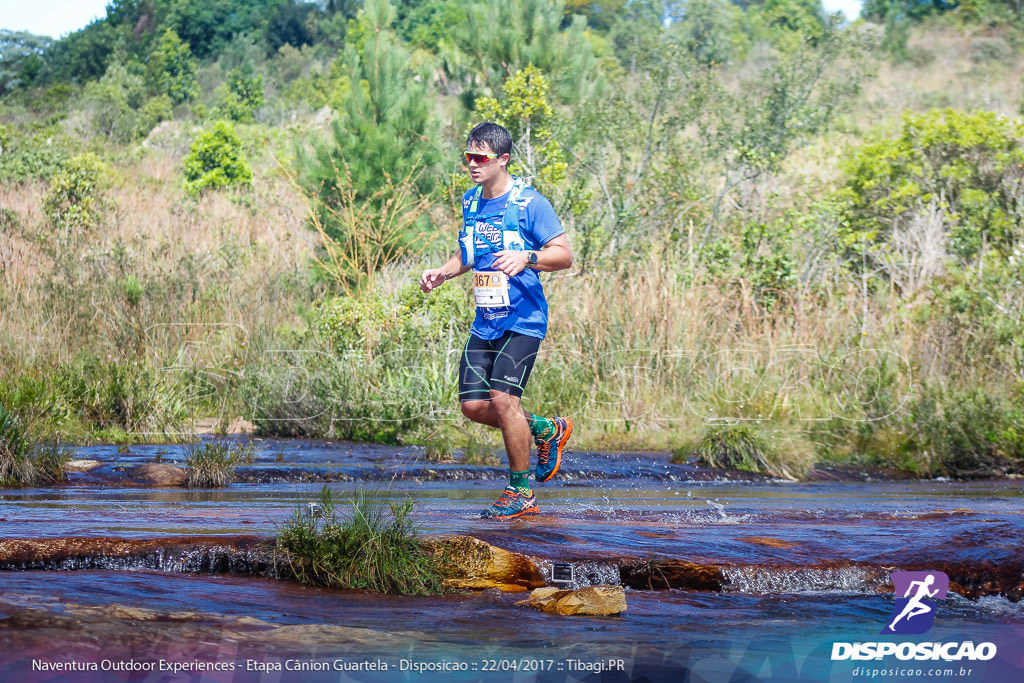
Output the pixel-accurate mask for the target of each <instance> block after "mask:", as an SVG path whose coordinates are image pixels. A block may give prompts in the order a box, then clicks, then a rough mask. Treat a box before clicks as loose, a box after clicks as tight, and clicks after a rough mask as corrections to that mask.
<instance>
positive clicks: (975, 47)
mask: <svg viewBox="0 0 1024 683" xmlns="http://www.w3.org/2000/svg"><path fill="white" fill-rule="evenodd" d="M969 49H970V53H971V61H972V62H975V63H979V64H980V63H984V62H1005V61H1007V60H1008V59H1010V58H1012V56H1013V48H1012V47H1010V44H1009V43H1007V42H1006V41H1005V40H1004V39H1003V38H1000V37H999V36H991V37H989V36H979V37H977V38H972V39H971V43H970V48H969Z"/></svg>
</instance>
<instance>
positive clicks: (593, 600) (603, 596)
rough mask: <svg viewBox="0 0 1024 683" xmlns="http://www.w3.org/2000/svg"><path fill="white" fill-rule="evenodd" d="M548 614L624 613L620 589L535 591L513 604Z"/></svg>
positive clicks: (596, 587) (604, 587)
mask: <svg viewBox="0 0 1024 683" xmlns="http://www.w3.org/2000/svg"><path fill="white" fill-rule="evenodd" d="M516 604H517V605H520V606H522V607H533V608H535V609H539V610H541V611H543V612H547V613H548V614H559V615H562V616H571V615H580V616H614V615H616V614H622V613H623V612H625V611H626V592H625V590H623V588H622V586H587V587H586V588H580V589H577V590H568V589H561V588H551V587H545V588H537V589H536V590H534V591H533V592H532V593H530V597H529V598H527V599H526V600H522V601H520V602H517V603H516Z"/></svg>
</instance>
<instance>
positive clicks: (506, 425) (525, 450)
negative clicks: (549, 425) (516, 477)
mask: <svg viewBox="0 0 1024 683" xmlns="http://www.w3.org/2000/svg"><path fill="white" fill-rule="evenodd" d="M491 409H492V412H493V413H494V415H495V416H496V417H497V419H498V424H499V427H500V429H501V438H502V440H503V441H504V442H505V452H506V453H508V468H509V470H511V471H512V472H523V471H529V469H530V426H529V424H528V423H527V422H526V416H525V415H524V414H523V407H522V405H520V399H519V397H518V396H513V395H511V394H504V393H502V392H500V391H494V390H493V389H492V390H491Z"/></svg>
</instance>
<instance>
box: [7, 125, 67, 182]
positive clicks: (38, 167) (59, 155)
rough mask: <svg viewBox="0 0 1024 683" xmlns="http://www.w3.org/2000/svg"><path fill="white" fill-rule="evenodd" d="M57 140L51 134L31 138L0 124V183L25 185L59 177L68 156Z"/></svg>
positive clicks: (35, 135) (36, 135)
mask: <svg viewBox="0 0 1024 683" xmlns="http://www.w3.org/2000/svg"><path fill="white" fill-rule="evenodd" d="M54 137H55V136H54V135H53V134H52V133H51V132H37V133H34V134H33V135H32V136H31V137H29V136H26V135H24V134H22V133H21V132H20V131H18V130H17V129H16V128H14V127H7V126H4V125H3V124H0V180H3V181H5V182H9V181H13V182H16V183H22V182H27V181H30V180H36V179H43V178H49V177H50V176H52V175H53V174H54V173H56V172H57V170H58V169H59V168H60V165H61V163H62V162H63V161H64V160H65V159H66V158H67V155H68V152H67V149H66V148H65V146H64V144H63V143H62V142H60V141H55V140H54Z"/></svg>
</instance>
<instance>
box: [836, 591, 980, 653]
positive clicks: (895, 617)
mask: <svg viewBox="0 0 1024 683" xmlns="http://www.w3.org/2000/svg"><path fill="white" fill-rule="evenodd" d="M891 578H892V584H893V588H894V593H895V595H896V604H895V605H894V606H893V610H892V617H891V618H890V619H889V623H888V625H887V626H886V627H885V628H884V629H882V631H881V633H882V634H885V635H904V636H906V635H919V634H921V633H927V632H928V630H929V629H931V627H932V626H933V625H934V624H935V608H936V606H937V605H938V603H939V602H940V601H942V600H945V599H946V591H948V590H949V577H948V576H946V574H945V573H943V572H893V574H892V577H891ZM889 656H895V657H896V658H897V659H900V660H904V661H906V660H910V659H915V660H918V661H926V660H932V661H937V660H940V659H941V660H943V661H946V662H951V661H958V660H964V659H966V660H968V661H979V660H980V661H987V660H989V659H992V658H993V657H995V656H996V646H995V643H978V644H977V645H975V644H974V643H973V642H972V641H969V640H968V641H964V642H949V643H932V642H928V643H915V642H867V643H860V642H858V643H832V660H833V661H837V660H844V659H852V660H867V659H884V658H885V657H889Z"/></svg>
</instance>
